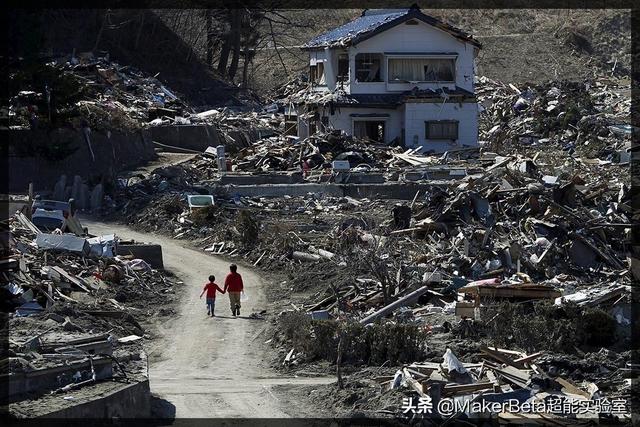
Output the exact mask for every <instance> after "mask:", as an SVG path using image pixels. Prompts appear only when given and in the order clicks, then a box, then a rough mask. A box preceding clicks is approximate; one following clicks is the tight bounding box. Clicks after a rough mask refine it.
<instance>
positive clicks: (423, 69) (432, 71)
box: [388, 58, 456, 83]
mask: <svg viewBox="0 0 640 427" xmlns="http://www.w3.org/2000/svg"><path fill="white" fill-rule="evenodd" d="M455 69H456V64H455V59H453V58H445V59H439V58H438V59H436V58H419V59H416V58H391V59H389V72H388V74H389V83H407V82H454V81H455Z"/></svg>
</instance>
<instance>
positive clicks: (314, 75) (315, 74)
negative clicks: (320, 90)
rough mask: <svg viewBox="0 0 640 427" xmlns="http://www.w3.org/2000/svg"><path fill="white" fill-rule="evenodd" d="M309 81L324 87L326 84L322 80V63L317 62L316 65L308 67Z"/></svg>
mask: <svg viewBox="0 0 640 427" xmlns="http://www.w3.org/2000/svg"><path fill="white" fill-rule="evenodd" d="M309 81H310V82H311V83H313V84H316V85H320V86H324V85H326V84H327V83H326V81H325V79H324V63H323V62H317V63H316V65H311V66H309Z"/></svg>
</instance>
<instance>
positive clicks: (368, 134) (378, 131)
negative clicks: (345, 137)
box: [353, 120, 385, 142]
mask: <svg viewBox="0 0 640 427" xmlns="http://www.w3.org/2000/svg"><path fill="white" fill-rule="evenodd" d="M384 128H385V122H384V121H374V120H354V122H353V136H355V137H358V138H366V139H370V140H372V141H376V142H384Z"/></svg>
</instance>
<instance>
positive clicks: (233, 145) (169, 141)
mask: <svg viewBox="0 0 640 427" xmlns="http://www.w3.org/2000/svg"><path fill="white" fill-rule="evenodd" d="M149 132H150V133H151V139H152V140H153V141H155V142H159V143H161V144H164V145H170V146H172V147H178V148H186V149H189V150H194V151H204V150H206V149H207V147H216V146H218V145H224V146H225V148H226V151H227V152H229V153H234V152H236V151H237V150H239V149H241V148H243V147H247V146H248V145H250V144H251V143H252V142H254V141H256V140H258V138H260V137H261V135H260V133H259V132H257V131H255V132H242V131H232V132H229V133H228V134H227V135H228V137H225V135H224V134H222V133H221V132H220V131H219V130H218V129H217V128H216V127H215V126H210V125H170V126H153V127H151V128H149ZM163 149H164V150H166V151H171V149H170V148H164V147H163Z"/></svg>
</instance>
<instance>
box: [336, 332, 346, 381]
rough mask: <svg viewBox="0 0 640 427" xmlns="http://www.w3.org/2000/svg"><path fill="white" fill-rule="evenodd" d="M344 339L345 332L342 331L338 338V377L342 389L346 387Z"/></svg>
mask: <svg viewBox="0 0 640 427" xmlns="http://www.w3.org/2000/svg"><path fill="white" fill-rule="evenodd" d="M338 327H340V326H338ZM343 340H344V333H343V332H342V331H340V339H339V340H338V357H337V358H336V377H337V378H338V389H339V390H342V389H343V388H344V383H343V382H342V351H343V348H342V347H343V344H342V341H343Z"/></svg>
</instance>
